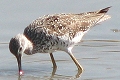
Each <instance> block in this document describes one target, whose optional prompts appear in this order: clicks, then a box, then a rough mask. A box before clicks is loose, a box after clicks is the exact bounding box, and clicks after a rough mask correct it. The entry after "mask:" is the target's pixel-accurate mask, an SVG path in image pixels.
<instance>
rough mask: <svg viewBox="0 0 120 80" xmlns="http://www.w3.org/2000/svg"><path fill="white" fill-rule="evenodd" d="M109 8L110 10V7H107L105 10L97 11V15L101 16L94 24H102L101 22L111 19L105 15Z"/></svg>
mask: <svg viewBox="0 0 120 80" xmlns="http://www.w3.org/2000/svg"><path fill="white" fill-rule="evenodd" d="M110 8H111V6H110V7H107V8H104V9H101V10H99V11H98V12H97V14H100V15H101V14H103V16H102V17H101V18H100V19H99V20H98V21H97V22H96V24H98V23H100V22H103V21H105V20H107V19H110V18H111V16H110V15H106V13H107V12H108V10H109V9H110Z"/></svg>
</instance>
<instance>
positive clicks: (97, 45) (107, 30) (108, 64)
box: [0, 0, 120, 80]
mask: <svg viewBox="0 0 120 80" xmlns="http://www.w3.org/2000/svg"><path fill="white" fill-rule="evenodd" d="M0 4H1V5H0V10H1V11H0V12H1V13H0V17H1V19H0V80H17V79H19V78H18V67H17V61H16V58H15V57H14V56H13V55H12V54H11V53H10V51H9V48H8V43H9V40H10V39H11V37H13V36H15V35H16V34H18V33H22V32H23V30H24V28H25V27H26V26H27V25H29V24H30V23H31V22H32V21H33V20H35V19H36V18H38V17H39V16H43V15H45V14H54V13H81V12H87V11H95V10H99V9H101V8H105V7H108V6H112V8H111V9H110V10H109V12H108V13H107V14H109V15H111V16H112V18H111V19H110V20H107V21H105V22H102V23H101V24H100V25H97V26H96V27H93V28H92V29H91V30H90V31H89V32H88V33H87V34H85V36H84V37H83V39H82V41H81V43H79V44H78V45H76V46H75V47H74V48H73V54H74V56H75V57H76V58H77V60H78V61H79V63H80V64H81V65H82V67H83V68H84V71H83V73H82V74H81V75H80V77H79V78H75V75H76V73H77V68H76V65H75V64H74V62H73V61H72V59H71V58H70V56H69V55H68V54H67V53H65V52H62V51H58V52H55V53H54V54H53V55H54V58H55V60H56V63H57V70H56V73H55V75H54V76H53V77H52V78H51V75H52V69H53V68H52V62H51V59H50V56H49V54H41V53H37V54H34V55H25V54H24V56H23V58H22V68H23V70H24V75H23V76H22V77H21V80H49V79H53V80H70V79H71V80H73V79H77V80H119V79H120V69H119V68H120V57H119V56H120V23H119V20H120V15H119V13H120V10H119V9H118V7H120V5H119V4H120V2H119V1H118V0H116V1H113V0H111V2H109V1H104V0H97V1H96V0H93V1H88V2H86V1H84V2H82V1H79V0H76V1H74V2H73V1H69V0H66V1H60V0H58V1H55V0H53V1H52V2H50V1H47V0H45V1H29V0H26V1H24V2H23V1H16V2H11V1H9V0H6V1H1V2H0ZM101 4H103V5H101Z"/></svg>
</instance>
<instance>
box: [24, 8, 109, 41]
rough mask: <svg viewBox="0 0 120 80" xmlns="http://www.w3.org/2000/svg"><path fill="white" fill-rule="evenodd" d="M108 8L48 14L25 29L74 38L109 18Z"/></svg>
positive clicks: (26, 31)
mask: <svg viewBox="0 0 120 80" xmlns="http://www.w3.org/2000/svg"><path fill="white" fill-rule="evenodd" d="M108 9H109V7H108V8H105V9H101V10H99V11H95V12H87V13H80V14H54V15H46V16H44V17H40V18H38V19H36V20H35V21H33V23H31V24H30V25H29V26H28V27H27V28H26V29H25V31H24V33H29V31H33V32H36V33H39V32H41V31H42V32H44V33H45V34H47V35H53V36H59V37H63V36H65V37H66V39H68V38H71V39H72V38H74V36H75V35H76V33H78V32H80V31H81V32H84V31H87V30H89V28H90V27H91V26H94V25H96V24H97V23H99V22H102V21H104V20H106V19H109V18H110V16H109V15H105V13H106V12H107V11H108ZM34 30H35V31H34ZM65 37H63V38H65Z"/></svg>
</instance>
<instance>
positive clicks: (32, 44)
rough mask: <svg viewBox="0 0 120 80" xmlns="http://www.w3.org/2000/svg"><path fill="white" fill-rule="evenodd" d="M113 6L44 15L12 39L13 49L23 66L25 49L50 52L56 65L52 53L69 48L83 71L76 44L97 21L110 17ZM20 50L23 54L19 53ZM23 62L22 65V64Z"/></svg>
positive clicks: (32, 51)
mask: <svg viewBox="0 0 120 80" xmlns="http://www.w3.org/2000/svg"><path fill="white" fill-rule="evenodd" d="M109 8H110V7H107V8H105V9H101V10H98V11H94V12H86V13H80V14H54V15H46V16H43V17H40V18H38V19H36V20H35V21H33V22H32V23H31V24H30V25H29V26H27V27H26V28H25V30H24V33H23V34H18V35H17V36H15V37H14V38H12V39H11V41H10V44H9V49H10V51H11V53H12V54H14V55H15V56H16V58H17V60H18V66H19V71H20V70H21V58H19V57H21V56H22V53H26V54H28V55H31V54H35V53H50V56H51V59H52V62H53V66H54V67H56V63H55V61H54V57H53V55H52V53H53V52H54V51H56V50H61V51H65V52H67V53H68V54H69V55H70V57H71V58H72V60H73V61H74V62H75V64H76V66H77V67H78V71H79V72H82V70H83V69H82V67H81V65H80V64H79V63H78V61H77V60H76V58H75V57H74V56H73V54H72V51H71V50H72V48H73V47H74V45H75V44H77V43H78V42H80V40H81V39H82V37H83V35H84V34H85V33H86V32H87V31H88V30H89V29H90V28H91V27H93V26H95V25H96V24H98V23H100V22H102V21H104V20H107V19H109V18H110V16H109V15H106V13H107V11H108V10H109ZM18 54H19V55H18ZM19 64H20V65H19Z"/></svg>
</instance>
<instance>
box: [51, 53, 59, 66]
mask: <svg viewBox="0 0 120 80" xmlns="http://www.w3.org/2000/svg"><path fill="white" fill-rule="evenodd" d="M50 57H51V61H52V63H53V68H56V67H57V65H56V62H55V59H54V57H53V54H52V53H50Z"/></svg>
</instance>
